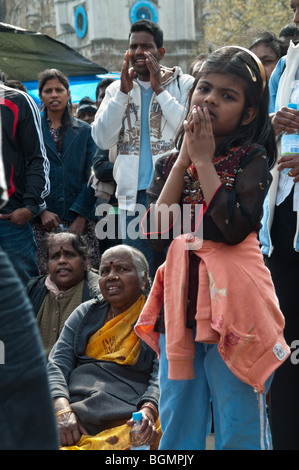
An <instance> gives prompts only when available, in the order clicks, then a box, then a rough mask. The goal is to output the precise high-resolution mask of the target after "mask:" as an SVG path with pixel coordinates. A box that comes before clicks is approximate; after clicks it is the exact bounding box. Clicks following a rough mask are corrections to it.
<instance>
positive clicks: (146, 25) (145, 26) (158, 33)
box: [129, 20, 163, 49]
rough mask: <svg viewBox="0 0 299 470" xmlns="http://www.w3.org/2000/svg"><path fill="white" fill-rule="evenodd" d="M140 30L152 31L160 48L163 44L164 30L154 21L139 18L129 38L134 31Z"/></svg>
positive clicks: (133, 25) (132, 27)
mask: <svg viewBox="0 0 299 470" xmlns="http://www.w3.org/2000/svg"><path fill="white" fill-rule="evenodd" d="M138 31H147V32H148V33H150V34H151V35H152V36H153V37H154V40H155V43H156V46H157V48H158V49H160V47H162V46H163V31H162V29H161V28H160V27H159V26H158V25H157V24H156V23H154V22H153V21H150V20H138V21H135V23H133V24H132V26H131V30H130V34H129V38H130V37H131V34H132V33H136V32H138Z"/></svg>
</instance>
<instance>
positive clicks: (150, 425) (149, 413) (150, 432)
mask: <svg viewBox="0 0 299 470" xmlns="http://www.w3.org/2000/svg"><path fill="white" fill-rule="evenodd" d="M140 411H141V413H142V424H141V427H140V429H139V439H140V444H141V445H152V444H154V442H155V440H156V438H157V437H158V431H157V429H156V426H155V422H156V416H155V414H154V412H153V410H152V409H151V408H149V407H147V406H144V407H143V408H141V410H140ZM127 425H128V426H130V427H132V426H133V418H131V419H130V420H129V421H127Z"/></svg>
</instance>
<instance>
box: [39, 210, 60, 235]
mask: <svg viewBox="0 0 299 470" xmlns="http://www.w3.org/2000/svg"><path fill="white" fill-rule="evenodd" d="M40 218H41V221H42V224H43V226H44V229H45V230H46V232H51V230H53V229H55V228H58V227H59V224H60V219H59V217H58V215H57V214H55V213H54V212H51V211H48V210H45V211H43V212H42V213H41V214H40Z"/></svg>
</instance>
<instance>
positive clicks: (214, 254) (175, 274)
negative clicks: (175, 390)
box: [135, 233, 290, 393]
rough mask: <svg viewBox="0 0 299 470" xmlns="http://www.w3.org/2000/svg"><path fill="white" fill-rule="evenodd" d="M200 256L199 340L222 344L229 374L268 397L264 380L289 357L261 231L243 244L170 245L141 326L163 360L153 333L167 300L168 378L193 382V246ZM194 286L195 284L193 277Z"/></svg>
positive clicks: (187, 238)
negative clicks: (190, 294)
mask: <svg viewBox="0 0 299 470" xmlns="http://www.w3.org/2000/svg"><path fill="white" fill-rule="evenodd" d="M189 243H192V245H191V248H192V251H193V253H194V254H196V255H197V256H199V257H200V259H201V262H200V263H199V290H198V297H197V308H196V316H195V318H196V336H195V341H198V342H202V343H217V344H218V351H219V353H220V355H221V357H222V359H223V360H224V361H225V363H226V365H227V366H228V367H229V368H230V370H231V371H232V372H233V373H234V374H235V375H236V376H237V377H238V378H239V379H240V380H242V381H243V382H245V383H247V384H249V385H251V386H253V387H255V388H256V389H257V390H258V392H260V393H263V391H264V383H265V381H266V380H267V378H268V377H269V376H270V375H271V374H272V373H273V372H274V371H275V369H277V368H278V367H279V366H280V365H281V364H282V362H283V361H285V360H286V358H287V357H288V356H289V354H290V349H289V347H288V345H287V344H286V342H285V339H284V336H283V329H284V317H283V315H282V313H281V311H280V308H279V303H278V300H277V297H276V294H275V291H274V287H273V283H272V279H271V276H270V272H269V270H268V269H267V268H266V266H265V264H264V261H263V256H262V253H261V251H260V248H259V242H258V240H257V237H256V234H255V233H251V234H250V235H248V237H247V238H246V239H245V240H244V241H243V242H241V243H239V244H237V245H226V244H225V243H217V242H213V241H210V240H197V245H195V242H194V237H192V236H191V235H182V236H180V237H178V238H176V239H174V240H173V242H172V243H171V245H170V247H169V250H168V253H167V257H166V261H165V263H164V264H163V265H162V266H160V268H159V269H158V271H157V273H156V276H155V279H154V283H153V286H152V290H151V293H150V295H149V297H148V300H147V302H146V304H145V306H144V309H143V311H142V313H141V315H140V317H139V320H138V322H137V324H136V326H135V331H136V333H137V334H138V335H139V336H140V337H141V338H142V339H143V340H144V341H145V342H146V343H147V344H149V346H151V347H152V348H153V349H154V350H155V351H156V352H157V354H158V355H159V353H160V351H159V333H157V332H155V331H154V325H155V322H156V319H157V317H158V315H159V313H160V311H161V307H162V304H163V301H164V312H165V328H166V354H167V358H168V361H169V378H170V379H173V380H184V379H192V378H193V377H194V369H193V358H194V354H195V347H194V334H193V331H192V329H191V328H187V327H186V311H187V302H188V284H189V279H188V273H189V251H190V245H189V249H188V248H187V246H188V245H187V244H189ZM190 282H192V280H190Z"/></svg>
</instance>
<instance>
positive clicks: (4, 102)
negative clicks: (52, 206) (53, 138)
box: [0, 82, 50, 213]
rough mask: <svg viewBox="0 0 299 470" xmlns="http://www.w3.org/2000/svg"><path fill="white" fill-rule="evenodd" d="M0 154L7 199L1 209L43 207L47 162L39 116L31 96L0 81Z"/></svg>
mask: <svg viewBox="0 0 299 470" xmlns="http://www.w3.org/2000/svg"><path fill="white" fill-rule="evenodd" d="M0 112H1V127H2V156H3V164H4V170H5V179H6V184H7V189H8V196H9V201H8V202H7V204H6V205H5V206H4V207H3V208H2V209H1V212H2V213H9V212H12V211H14V210H15V209H19V208H21V207H24V206H25V205H29V206H35V207H37V208H39V209H41V210H43V209H45V207H46V205H45V201H44V199H45V197H46V196H47V195H48V194H49V190H50V183H49V161H48V158H47V155H46V150H45V145H44V140H43V135H42V130H41V119H40V114H39V111H38V108H37V106H36V104H35V103H34V101H33V100H32V98H31V97H30V96H29V95H28V94H27V93H24V92H22V91H20V90H17V89H12V88H8V87H7V86H5V85H3V83H2V82H0Z"/></svg>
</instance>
